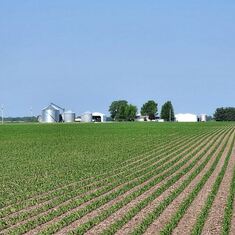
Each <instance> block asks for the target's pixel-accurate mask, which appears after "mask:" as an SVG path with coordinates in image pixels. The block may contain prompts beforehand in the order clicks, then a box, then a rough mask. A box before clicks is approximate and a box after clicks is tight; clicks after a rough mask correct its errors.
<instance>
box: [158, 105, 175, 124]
mask: <svg viewBox="0 0 235 235" xmlns="http://www.w3.org/2000/svg"><path fill="white" fill-rule="evenodd" d="M161 119H164V120H165V121H174V120H175V114H174V108H173V105H172V103H171V101H167V102H166V103H165V104H163V106H162V110H161Z"/></svg>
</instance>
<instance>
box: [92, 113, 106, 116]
mask: <svg viewBox="0 0 235 235" xmlns="http://www.w3.org/2000/svg"><path fill="white" fill-rule="evenodd" d="M92 116H105V114H103V113H99V112H93V113H92Z"/></svg>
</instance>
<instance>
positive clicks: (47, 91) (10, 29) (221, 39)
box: [0, 0, 235, 116]
mask: <svg viewBox="0 0 235 235" xmlns="http://www.w3.org/2000/svg"><path fill="white" fill-rule="evenodd" d="M0 79H1V83H0V103H2V104H4V106H5V110H6V115H7V116H27V115H29V114H30V107H31V106H32V107H33V112H34V114H39V113H40V110H41V109H42V108H43V107H45V106H46V105H47V104H49V103H50V102H51V101H52V102H55V103H57V104H59V105H61V106H63V107H66V108H67V109H72V110H74V111H75V112H76V113H77V114H80V113H82V112H84V111H88V110H89V111H101V112H105V113H107V112H108V106H109V105H110V103H111V101H113V100H118V99H127V100H128V101H129V102H130V103H133V104H135V105H137V106H138V108H140V107H141V105H142V104H143V103H144V102H145V101H146V100H148V99H154V100H156V101H157V102H158V104H159V106H161V105H162V104H163V103H164V102H165V101H166V100H171V101H172V102H173V105H174V107H175V112H176V113H178V112H193V113H198V114H200V113H208V114H211V113H213V112H214V110H215V108H216V107H220V106H235V91H234V90H235V1H234V0H225V1H221V0H220V1H219V0H214V1H212V0H211V1H208V0H197V1H196V0H195V1H194V0H190V1H189V0H182V1H181V0H180V1H175V0H172V1H167V0H166V1H158V0H147V1H143V0H118V1H110V0H88V1H86V0H83V1H80V0H58V1H52V0H33V1H32V0H20V1H19V0H9V1H8V0H7V1H0Z"/></svg>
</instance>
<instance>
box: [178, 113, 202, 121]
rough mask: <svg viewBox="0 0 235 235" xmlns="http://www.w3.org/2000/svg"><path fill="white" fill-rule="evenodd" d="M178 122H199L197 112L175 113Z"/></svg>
mask: <svg viewBox="0 0 235 235" xmlns="http://www.w3.org/2000/svg"><path fill="white" fill-rule="evenodd" d="M175 121H176V122H197V121H198V118H197V115H196V114H192V113H179V114H176V115H175Z"/></svg>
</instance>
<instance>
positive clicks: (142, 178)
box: [30, 153, 179, 233]
mask: <svg viewBox="0 0 235 235" xmlns="http://www.w3.org/2000/svg"><path fill="white" fill-rule="evenodd" d="M173 154H174V153H173ZM171 155H172V153H171ZM168 158H169V156H168ZM178 158H179V157H178ZM177 161H178V160H176V162H177ZM161 165H162V163H159V164H158V168H159V167H160V166H161ZM169 166H171V164H170V163H168V164H167V165H165V166H164V165H163V166H161V168H159V169H158V168H154V171H155V172H153V171H151V172H149V173H148V172H145V174H147V177H143V176H144V175H141V176H139V177H138V178H140V180H139V181H137V182H133V183H132V184H130V183H131V182H130V181H128V183H127V186H128V187H126V188H124V191H123V189H121V191H120V190H119V191H117V192H115V190H117V188H116V189H114V190H112V191H111V192H109V193H108V195H111V197H110V198H113V196H112V194H111V193H112V192H113V193H114V195H117V196H118V195H120V194H123V193H125V192H128V189H129V190H130V189H131V188H133V187H136V186H138V183H144V182H145V181H146V180H147V179H151V178H152V177H154V174H155V175H156V174H157V173H158V174H159V172H160V173H161V171H162V169H166V170H167V169H168V168H169ZM137 175H139V174H137ZM162 178H163V177H162ZM127 180H128V179H127ZM135 181H136V179H135ZM121 186H122V187H123V185H121ZM108 195H107V196H108ZM102 196H104V195H102ZM120 197H121V196H120ZM98 199H100V198H98V197H96V199H95V200H92V201H90V202H89V203H94V206H96V205H95V203H96V202H95V201H97V200H98ZM107 199H108V198H107ZM98 205H99V204H98ZM84 206H87V205H84V204H83V207H84ZM83 207H82V208H83ZM91 208H92V207H91ZM78 209H81V207H79V208H75V209H73V210H70V211H69V212H68V213H67V214H64V215H62V216H61V218H60V217H59V218H57V220H58V219H64V220H65V219H66V217H65V215H66V216H68V217H69V219H74V218H73V216H70V214H71V213H75V214H76V212H77V211H78ZM85 212H86V210H85ZM83 213H84V212H83ZM57 220H53V221H51V222H50V223H49V224H51V223H52V222H53V223H55V222H56V221H57ZM44 225H48V224H44ZM58 226H60V225H58ZM53 227H55V225H53V226H52V230H53ZM36 230H37V229H36ZM31 232H32V231H31ZM31 232H30V233H31ZM37 232H38V231H37Z"/></svg>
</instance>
